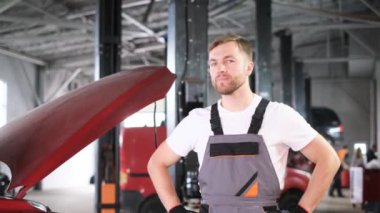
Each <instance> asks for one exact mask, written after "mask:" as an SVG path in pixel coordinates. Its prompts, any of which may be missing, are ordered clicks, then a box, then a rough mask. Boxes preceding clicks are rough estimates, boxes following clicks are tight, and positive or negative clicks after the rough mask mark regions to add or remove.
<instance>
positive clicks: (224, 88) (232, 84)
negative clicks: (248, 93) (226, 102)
mask: <svg viewBox="0 0 380 213" xmlns="http://www.w3.org/2000/svg"><path fill="white" fill-rule="evenodd" d="M244 80H245V79H244V77H242V76H235V77H231V76H230V75H228V79H227V80H218V78H217V77H216V78H215V80H213V81H212V85H213V86H214V88H215V90H216V91H217V92H218V93H219V94H220V95H231V94H233V93H234V92H235V91H236V90H238V89H239V88H240V87H241V86H242V85H243V84H244Z"/></svg>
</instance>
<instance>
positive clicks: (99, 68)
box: [95, 0, 121, 213]
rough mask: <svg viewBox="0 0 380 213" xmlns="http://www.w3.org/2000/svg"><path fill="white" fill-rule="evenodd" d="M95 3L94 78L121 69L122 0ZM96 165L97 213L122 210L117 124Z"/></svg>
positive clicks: (101, 145)
mask: <svg viewBox="0 0 380 213" xmlns="http://www.w3.org/2000/svg"><path fill="white" fill-rule="evenodd" d="M96 3H97V4H96V29H95V34H96V41H95V79H100V78H103V77H105V76H107V75H111V74H114V73H117V72H119V71H120V61H121V57H120V46H121V0H112V1H109V0H97V1H96ZM96 165H97V166H96V174H95V184H96V200H95V201H96V212H98V213H100V212H107V213H108V212H120V199H119V197H120V196H119V195H120V184H119V182H120V181H119V174H120V167H119V128H118V127H115V128H113V129H112V130H110V131H109V132H107V133H106V134H105V135H103V136H102V137H100V138H99V141H98V143H97V155H96Z"/></svg>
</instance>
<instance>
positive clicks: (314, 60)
mask: <svg viewBox="0 0 380 213" xmlns="http://www.w3.org/2000/svg"><path fill="white" fill-rule="evenodd" d="M363 59H364V60H374V58H372V57H368V56H358V57H348V58H345V57H335V58H297V61H301V62H303V63H309V64H310V63H342V62H350V61H356V60H363Z"/></svg>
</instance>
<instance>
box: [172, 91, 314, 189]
mask: <svg viewBox="0 0 380 213" xmlns="http://www.w3.org/2000/svg"><path fill="white" fill-rule="evenodd" d="M261 99H262V98H261V97H260V96H258V95H256V94H255V95H254V98H253V101H252V103H251V104H250V106H248V107H247V108H246V109H244V110H243V111H239V112H231V111H228V110H227V109H225V108H223V107H222V106H221V104H220V100H219V101H218V110H219V116H220V120H221V122H222V128H223V132H224V134H225V135H227V134H230V135H232V134H246V133H247V132H248V129H249V126H250V123H251V120H252V115H253V114H254V112H255V110H256V107H257V106H258V104H259V103H260V101H261ZM210 111H211V106H209V107H206V108H197V109H194V110H192V111H191V112H190V113H189V116H187V117H186V118H184V119H183V120H182V121H181V122H180V123H179V124H178V126H177V127H176V128H175V129H174V131H173V132H172V133H171V135H170V136H169V137H168V138H167V139H166V142H167V144H168V145H169V147H170V148H171V149H172V150H173V151H174V152H175V153H176V154H178V155H180V156H186V155H187V154H188V153H189V152H190V151H191V150H194V151H195V152H196V153H197V155H198V160H199V165H200V167H201V166H202V161H203V156H204V153H205V150H206V145H207V141H208V139H209V137H210V136H211V135H214V133H213V132H212V130H211V124H210ZM258 134H259V135H262V136H263V138H264V141H265V144H266V146H267V148H268V152H269V156H270V158H271V160H272V163H273V166H274V169H275V170H276V174H277V177H278V180H279V182H280V187H281V188H283V185H284V178H285V171H286V164H287V158H288V152H289V147H290V148H291V149H293V150H294V151H299V150H301V149H302V148H303V147H305V146H306V145H307V144H308V143H309V142H311V141H312V140H313V139H314V138H315V137H316V136H317V134H318V133H317V131H315V130H314V129H313V128H312V127H311V126H310V125H309V124H308V123H307V122H306V121H305V119H304V118H303V117H302V116H301V115H300V114H299V113H298V112H296V111H295V110H294V109H293V108H291V107H289V106H287V105H285V104H282V103H278V102H270V103H269V104H268V106H267V108H266V111H265V114H264V119H263V123H262V125H261V129H260V130H259V132H258Z"/></svg>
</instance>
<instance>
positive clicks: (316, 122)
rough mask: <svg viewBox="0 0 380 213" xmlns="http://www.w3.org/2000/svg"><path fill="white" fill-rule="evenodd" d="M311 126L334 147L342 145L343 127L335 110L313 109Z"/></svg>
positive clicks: (325, 108)
mask: <svg viewBox="0 0 380 213" xmlns="http://www.w3.org/2000/svg"><path fill="white" fill-rule="evenodd" d="M310 124H311V126H312V127H313V128H314V129H315V130H317V131H318V132H319V133H320V134H321V135H322V136H323V137H325V138H326V140H327V141H328V142H330V143H331V145H332V146H336V145H341V143H342V142H343V125H342V123H341V121H340V119H339V117H338V115H337V114H336V113H335V111H334V110H332V109H330V108H327V107H312V108H311V116H310Z"/></svg>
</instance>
